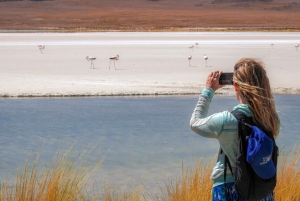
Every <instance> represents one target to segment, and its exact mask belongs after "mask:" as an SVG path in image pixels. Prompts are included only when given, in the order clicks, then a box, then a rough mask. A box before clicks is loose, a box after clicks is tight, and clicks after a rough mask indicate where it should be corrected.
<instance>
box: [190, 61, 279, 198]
mask: <svg viewBox="0 0 300 201" xmlns="http://www.w3.org/2000/svg"><path fill="white" fill-rule="evenodd" d="M221 73H222V72H221V71H215V72H212V73H210V74H209V75H208V77H207V79H206V87H205V88H204V90H203V91H202V93H201V95H200V98H199V100H198V103H197V105H196V108H195V110H194V113H193V114H192V117H191V121H190V126H191V128H192V130H193V131H194V132H196V133H197V134H199V135H201V136H203V137H208V138H215V139H217V140H218V141H219V143H220V148H221V149H222V150H223V151H224V152H225V153H226V155H227V156H228V158H229V162H230V164H232V166H233V168H235V158H236V155H237V150H238V121H237V119H236V118H235V117H234V116H233V115H232V114H231V113H230V112H228V111H224V112H220V113H216V114H213V115H211V116H207V113H208V108H209V104H210V102H211V100H212V98H213V96H214V94H215V91H216V90H218V89H220V88H222V87H224V85H219V77H220V75H221ZM233 86H234V90H235V93H236V98H237V100H238V101H239V103H240V104H238V105H237V106H235V107H234V108H233V110H239V111H242V112H243V113H244V114H246V115H247V116H248V117H252V119H253V121H254V123H256V124H259V125H261V126H262V129H263V130H268V131H272V134H273V135H274V137H275V138H276V137H277V135H278V131H279V127H280V121H279V118H278V115H277V112H276V108H275V101H274V99H273V96H272V93H271V88H270V83H269V79H268V77H267V74H266V71H265V69H264V66H263V64H262V63H259V62H257V61H255V60H253V59H241V60H240V61H238V62H237V63H236V64H235V66H234V75H233ZM211 179H212V180H213V183H214V184H213V189H212V198H213V201H215V200H226V195H225V192H224V186H225V185H224V154H222V155H221V154H219V156H218V159H217V162H216V164H215V166H214V168H213V171H212V174H211ZM233 181H234V180H233V177H232V174H231V172H230V170H227V173H226V187H227V188H230V189H229V192H230V194H231V196H230V197H234V198H235V199H234V200H238V201H240V200H244V199H243V198H241V196H240V195H239V193H238V192H237V191H236V190H235V188H234V186H233ZM262 200H263V201H273V200H274V198H273V194H271V195H269V196H267V197H266V198H265V199H262Z"/></svg>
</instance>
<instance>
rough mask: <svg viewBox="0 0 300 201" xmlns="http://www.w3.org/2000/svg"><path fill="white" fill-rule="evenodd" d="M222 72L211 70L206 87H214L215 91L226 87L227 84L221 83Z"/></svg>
mask: <svg viewBox="0 0 300 201" xmlns="http://www.w3.org/2000/svg"><path fill="white" fill-rule="evenodd" d="M221 74H222V71H214V72H211V73H210V74H209V75H208V76H207V78H206V87H209V88H211V89H213V90H214V91H216V90H218V89H220V88H222V87H224V86H225V85H220V84H219V78H220V76H221Z"/></svg>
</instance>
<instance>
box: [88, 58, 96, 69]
mask: <svg viewBox="0 0 300 201" xmlns="http://www.w3.org/2000/svg"><path fill="white" fill-rule="evenodd" d="M86 60H88V61H91V67H90V69H91V68H92V67H93V69H95V68H94V63H93V61H94V60H96V58H95V57H89V56H86Z"/></svg>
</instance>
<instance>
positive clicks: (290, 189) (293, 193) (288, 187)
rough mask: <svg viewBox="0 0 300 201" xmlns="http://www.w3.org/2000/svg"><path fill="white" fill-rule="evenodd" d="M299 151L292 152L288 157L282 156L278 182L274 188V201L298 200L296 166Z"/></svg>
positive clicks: (299, 177)
mask: <svg viewBox="0 0 300 201" xmlns="http://www.w3.org/2000/svg"><path fill="white" fill-rule="evenodd" d="M299 158H300V151H292V152H291V153H290V154H289V155H285V156H282V157H281V158H280V159H281V162H280V164H279V165H280V169H279V171H278V173H277V174H278V176H277V178H278V180H277V185H276V188H275V200H276V201H285V200H288V201H298V200H300V191H299V188H300V183H299V182H300V165H299V164H298V161H299Z"/></svg>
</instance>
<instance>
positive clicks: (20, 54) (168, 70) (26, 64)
mask: <svg viewBox="0 0 300 201" xmlns="http://www.w3.org/2000/svg"><path fill="white" fill-rule="evenodd" d="M299 36H300V33H286V32H283V33H273V32H270V33H260V32H245V33H237V32H230V33H229V32H225V33H218V32H212V33H188V32H177V33H173V32H168V33H160V32H159V33H145V32H144V33H139V32H135V33H128V32H127V33H123V32H117V33H116V32H106V33H74V34H71V33H66V34H63V33H2V34H0V59H1V64H0V77H1V79H0V86H1V89H0V96H1V97H53V96H57V97H63V96H108V95H109V96H110V95H187V94H198V93H199V92H200V91H201V89H202V88H203V87H204V84H205V79H206V76H207V74H208V73H209V72H211V71H214V70H222V71H223V72H229V71H232V68H233V65H234V63H235V62H236V61H237V60H239V59H240V58H242V57H252V58H256V59H259V60H261V61H263V62H264V63H265V65H266V69H267V72H268V75H269V78H270V81H271V85H272V87H273V90H274V92H275V93H292V94H298V93H300V79H299V77H300V71H299V70H298V68H299V64H300V50H299V51H297V49H296V48H295V45H296V44H298V43H300V40H299V38H300V37H299ZM195 43H199V45H195ZM39 44H42V45H45V49H44V50H42V51H40V50H39V48H38V45H39ZM271 44H274V45H271ZM192 45H194V48H193V49H191V48H189V47H190V46H192ZM117 54H118V55H120V60H119V61H116V62H115V67H116V69H115V68H114V62H112V63H110V60H109V58H110V57H111V56H115V55H117ZM204 54H207V55H208V57H209V58H208V61H207V64H206V62H205V60H204V59H203V55H204ZM190 55H191V56H192V59H191V60H190V63H189V60H188V56H190ZM86 56H93V57H96V60H95V61H94V62H93V64H94V68H91V62H90V61H87V60H86ZM110 65H111V66H110ZM109 66H110V69H109ZM219 93H221V94H232V89H231V87H226V88H224V89H222V90H220V91H219Z"/></svg>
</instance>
